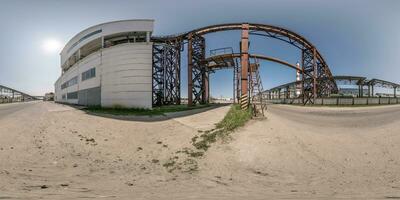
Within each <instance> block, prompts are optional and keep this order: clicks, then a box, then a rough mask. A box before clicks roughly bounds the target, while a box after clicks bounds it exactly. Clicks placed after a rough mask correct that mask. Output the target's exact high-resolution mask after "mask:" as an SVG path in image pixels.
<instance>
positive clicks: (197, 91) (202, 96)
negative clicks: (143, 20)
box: [152, 23, 338, 105]
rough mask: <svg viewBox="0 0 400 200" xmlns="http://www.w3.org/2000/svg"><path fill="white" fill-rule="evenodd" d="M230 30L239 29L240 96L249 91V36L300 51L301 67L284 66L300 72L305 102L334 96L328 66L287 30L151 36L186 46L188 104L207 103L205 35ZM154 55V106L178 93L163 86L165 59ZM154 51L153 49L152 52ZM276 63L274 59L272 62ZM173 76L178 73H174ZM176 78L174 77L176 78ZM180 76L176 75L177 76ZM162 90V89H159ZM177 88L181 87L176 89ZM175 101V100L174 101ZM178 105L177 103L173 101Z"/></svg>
mask: <svg viewBox="0 0 400 200" xmlns="http://www.w3.org/2000/svg"><path fill="white" fill-rule="evenodd" d="M229 30H241V31H242V37H241V40H240V41H241V52H240V54H239V55H240V63H241V66H240V67H241V81H240V84H241V87H240V88H241V96H243V95H245V94H247V93H248V91H249V84H248V77H249V75H248V73H249V71H248V63H249V55H248V50H249V49H248V48H249V45H248V44H249V36H250V35H256V36H263V37H269V38H274V39H278V40H281V41H284V42H287V43H289V44H291V45H293V46H295V47H297V48H299V49H300V50H301V52H302V57H303V60H302V66H300V70H299V67H296V66H294V65H291V64H285V63H284V62H280V63H281V64H285V65H287V66H290V67H292V68H295V69H296V70H298V71H301V73H302V79H301V80H302V84H301V85H302V93H301V95H302V97H303V99H304V103H313V102H314V99H315V98H316V97H323V96H328V95H329V94H332V93H337V92H338V88H337V85H336V82H335V81H334V79H333V76H332V74H331V72H330V70H329V67H328V65H327V63H326V62H325V60H324V58H323V57H322V55H321V54H320V53H319V52H318V50H317V49H316V48H315V46H314V45H312V44H311V43H310V42H309V41H308V40H306V39H305V38H304V37H302V36H300V35H298V34H296V33H294V32H292V31H289V30H287V29H284V28H280V27H276V26H271V25H265V24H250V23H231V24H219V25H213V26H207V27H203V28H199V29H196V30H192V31H189V32H186V33H182V34H177V35H170V36H161V37H157V36H155V37H152V41H153V42H154V43H156V44H161V43H164V44H170V43H171V42H173V41H179V45H183V44H184V43H185V41H187V44H188V105H193V104H196V103H207V102H208V96H209V94H208V87H209V86H208V85H209V80H208V72H209V69H208V68H207V65H206V64H204V62H203V61H204V60H206V57H205V39H204V37H203V36H204V35H206V34H208V33H214V32H219V31H229ZM155 49H156V50H155V52H156V54H154V55H153V71H154V73H153V79H156V80H153V104H155V105H163V104H168V103H169V102H170V101H162V100H160V99H164V98H165V97H166V96H168V95H167V93H173V94H178V93H177V92H171V91H170V90H175V89H177V87H175V88H172V87H166V86H165V85H166V83H165V81H164V82H163V81H162V80H164V79H165V78H164V79H163V78H162V76H168V75H166V74H165V73H164V72H162V71H161V68H162V67H161V66H162V64H160V63H164V61H163V59H168V58H166V57H162V56H160V53H158V52H159V50H158V49H157V48H155ZM153 50H154V49H153ZM272 61H276V60H272ZM174 64H176V65H175V66H177V65H180V62H177V61H175V62H174ZM171 69H172V70H180V67H175V68H171ZM173 74H179V73H178V72H174V73H173ZM175 77H177V76H175ZM178 77H179V76H178ZM161 88H163V89H161ZM179 89H180V88H179ZM175 99H177V98H175ZM173 102H174V103H178V102H179V101H173Z"/></svg>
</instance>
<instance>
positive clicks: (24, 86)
mask: <svg viewBox="0 0 400 200" xmlns="http://www.w3.org/2000/svg"><path fill="white" fill-rule="evenodd" d="M399 10H400V1H397V0H335V1H326V0H246V1H243V0H242V1H236V0H201V1H198V0H196V1H191V0H168V1H166V0H107V1H106V0H0V25H1V29H0V85H6V86H9V87H12V88H14V89H17V90H20V91H23V92H26V93H29V94H32V95H44V93H45V92H50V91H54V82H55V81H56V80H57V78H58V77H59V76H60V74H61V68H60V56H59V52H60V51H61V48H62V47H63V46H64V45H65V44H66V43H67V42H68V41H69V40H70V39H71V38H72V37H73V36H74V35H76V34H77V33H79V32H80V31H82V30H83V29H86V28H88V27H90V26H93V25H96V24H99V23H103V22H108V21H115V20H123V19H154V20H155V27H154V33H153V35H166V34H175V33H180V32H186V31H189V30H192V29H195V28H199V27H204V26H208V25H213V24H220V23H231V22H250V23H262V24H270V25H275V26H279V27H283V28H286V29H289V30H292V31H294V32H296V33H298V34H300V35H302V36H303V37H305V38H307V39H308V40H309V41H310V42H311V43H313V44H314V45H315V46H316V47H317V49H318V51H319V52H320V53H321V54H322V55H323V57H324V58H325V60H326V61H327V63H328V65H329V67H330V69H331V71H332V73H333V74H334V75H357V76H366V77H370V78H379V79H385V80H388V81H393V82H396V83H400V12H399ZM239 40H240V32H237V31H231V32H221V33H215V34H210V35H207V36H206V45H207V52H208V51H209V50H211V49H214V48H221V47H232V48H233V49H234V50H235V51H238V46H239ZM250 40H251V46H250V52H251V53H257V54H263V55H268V56H272V57H277V58H279V59H282V60H285V61H288V62H290V63H293V64H295V63H296V62H297V61H299V60H300V52H299V51H298V50H297V49H296V48H295V47H292V46H290V45H288V44H287V43H285V42H282V41H278V40H274V39H266V38H263V37H258V36H251V38H250ZM185 63H186V62H185V60H184V59H183V61H182V64H183V65H182V96H185V95H186V86H185V85H186V83H187V80H186V77H187V75H186V73H187V72H186V65H185ZM261 65H262V68H261V75H262V81H263V85H264V88H265V89H267V88H270V87H273V86H276V85H280V84H283V83H286V82H289V81H294V79H295V71H293V70H292V69H289V68H287V67H284V66H282V65H279V64H276V63H271V62H262V63H261ZM210 82H211V86H210V87H211V95H212V96H216V97H220V96H224V97H230V96H232V71H230V70H221V71H217V72H216V73H214V74H212V75H211V81H210Z"/></svg>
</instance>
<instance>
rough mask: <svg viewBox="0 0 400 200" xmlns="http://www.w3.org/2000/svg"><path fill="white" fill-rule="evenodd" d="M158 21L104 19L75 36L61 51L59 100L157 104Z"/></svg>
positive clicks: (114, 103) (142, 104)
mask: <svg viewBox="0 0 400 200" xmlns="http://www.w3.org/2000/svg"><path fill="white" fill-rule="evenodd" d="M153 24H154V20H148V19H144V20H124V21H115V22H109V23H104V24H99V25H96V26H93V27H90V28H88V29H86V30H84V31H82V32H80V33H78V34H77V35H76V36H74V37H73V38H72V39H71V40H70V41H69V42H68V43H67V44H66V45H65V47H64V48H63V50H62V51H61V70H62V74H61V76H60V77H59V78H58V80H57V81H56V83H55V101H56V102H61V103H70V104H78V105H86V106H91V105H98V106H103V107H114V106H122V107H137V108H151V107H152V43H151V42H150V37H151V34H152V32H153Z"/></svg>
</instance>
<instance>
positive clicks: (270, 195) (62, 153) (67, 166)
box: [0, 102, 400, 199]
mask: <svg viewBox="0 0 400 200" xmlns="http://www.w3.org/2000/svg"><path fill="white" fill-rule="evenodd" d="M8 106H10V105H0V113H1V111H2V110H5V109H8V108H9V109H10V110H11V112H9V113H10V114H7V115H4V114H3V115H2V116H1V117H0V137H1V140H0V199H39V198H40V199H84V198H101V199H278V198H284V199H396V198H398V199H400V146H399V144H400V120H399V119H400V106H384V107H362V108H322V107H321V108H315V107H313V108H303V107H295V106H284V105H273V106H270V107H269V108H268V109H269V110H268V112H267V119H264V120H252V121H250V122H249V123H248V124H247V125H246V126H245V127H243V128H240V129H239V130H237V131H236V132H234V133H233V134H232V138H231V139H230V140H228V141H223V142H218V143H216V144H214V145H213V146H212V147H211V148H210V149H209V150H208V151H207V153H206V155H205V156H203V157H202V158H198V159H197V163H198V169H197V170H195V171H191V172H190V173H189V172H184V171H179V170H177V171H173V172H168V171H167V169H166V168H165V167H164V166H163V163H165V162H166V161H168V159H170V158H171V156H177V155H178V156H180V155H179V154H176V151H179V150H182V149H183V148H185V147H191V143H190V141H191V138H192V137H194V136H195V135H197V134H199V133H198V130H207V129H211V128H213V126H214V123H216V122H218V121H219V120H221V119H222V118H223V116H224V115H225V113H226V112H227V111H228V109H229V107H219V108H216V109H212V110H209V111H206V112H202V113H198V114H195V115H191V116H186V117H179V118H172V119H168V120H161V121H129V120H118V119H111V118H105V117H99V116H94V115H88V114H86V113H84V112H83V111H80V110H77V109H74V108H71V107H69V106H65V105H58V104H54V103H47V102H46V103H45V102H38V103H29V104H22V105H21V106H23V107H20V106H17V107H18V108H11V107H8ZM14 106H15V105H14Z"/></svg>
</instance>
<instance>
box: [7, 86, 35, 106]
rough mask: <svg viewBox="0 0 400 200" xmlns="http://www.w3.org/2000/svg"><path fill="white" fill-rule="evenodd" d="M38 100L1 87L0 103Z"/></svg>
mask: <svg viewBox="0 0 400 200" xmlns="http://www.w3.org/2000/svg"><path fill="white" fill-rule="evenodd" d="M36 99H37V98H36V97H33V96H31V95H29V94H26V93H23V92H20V91H18V90H15V89H12V88H9V87H6V86H3V85H0V103H12V102H22V101H31V100H36Z"/></svg>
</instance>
